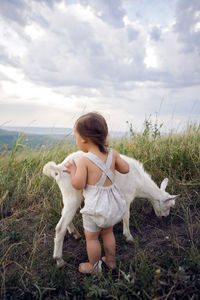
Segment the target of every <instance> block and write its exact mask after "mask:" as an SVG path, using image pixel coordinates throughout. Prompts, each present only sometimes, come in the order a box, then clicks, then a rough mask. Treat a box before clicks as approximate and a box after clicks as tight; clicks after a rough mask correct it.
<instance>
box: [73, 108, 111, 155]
mask: <svg viewBox="0 0 200 300" xmlns="http://www.w3.org/2000/svg"><path fill="white" fill-rule="evenodd" d="M74 129H75V130H76V131H77V132H78V134H79V135H80V136H81V137H82V138H84V139H85V140H90V141H91V142H92V143H94V144H95V145H97V146H98V147H99V150H100V151H101V152H103V153H106V152H107V144H106V138H107V135H108V126H107V123H106V120H105V119H104V117H103V116H102V115H100V114H99V113H96V112H90V113H88V114H85V115H83V116H81V117H80V118H78V120H77V121H76V123H75V125H74Z"/></svg>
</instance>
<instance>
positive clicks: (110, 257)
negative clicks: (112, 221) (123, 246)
mask: <svg viewBox="0 0 200 300" xmlns="http://www.w3.org/2000/svg"><path fill="white" fill-rule="evenodd" d="M100 234H101V237H102V240H103V246H104V251H105V256H104V257H102V260H103V261H104V262H105V263H106V265H107V266H108V268H110V269H115V268H116V263H115V248H116V241H115V236H114V233H113V227H109V228H104V229H102V230H101V233H100Z"/></svg>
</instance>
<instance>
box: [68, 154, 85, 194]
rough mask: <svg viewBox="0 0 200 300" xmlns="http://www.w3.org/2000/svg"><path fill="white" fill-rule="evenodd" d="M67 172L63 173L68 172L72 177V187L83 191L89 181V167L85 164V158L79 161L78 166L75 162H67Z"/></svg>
mask: <svg viewBox="0 0 200 300" xmlns="http://www.w3.org/2000/svg"><path fill="white" fill-rule="evenodd" d="M65 167H66V170H64V171H63V172H67V173H69V174H70V176H71V184H72V186H73V187H74V188H75V189H77V190H81V189H83V188H84V187H85V185H86V180H87V167H86V164H85V158H84V157H81V158H80V159H79V161H78V164H77V166H76V164H75V162H74V160H73V161H72V162H71V163H70V162H67V163H66V164H65Z"/></svg>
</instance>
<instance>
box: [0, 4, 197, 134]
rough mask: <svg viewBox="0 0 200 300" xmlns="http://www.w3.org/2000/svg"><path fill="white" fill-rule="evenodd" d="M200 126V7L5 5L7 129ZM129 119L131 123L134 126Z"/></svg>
mask: <svg viewBox="0 0 200 300" xmlns="http://www.w3.org/2000/svg"><path fill="white" fill-rule="evenodd" d="M89 111H98V112H100V113H102V114H103V115H104V117H105V118H106V120H107V122H108V126H109V129H110V130H114V131H124V130H127V129H128V126H129V125H128V124H132V125H133V129H134V130H137V131H138V130H142V128H143V124H144V121H145V120H150V121H151V122H152V123H157V124H162V123H163V128H164V130H165V131H166V130H169V129H174V130H179V129H180V128H183V127H184V126H185V125H186V124H187V123H191V122H199V121H200V1H199V0H168V1H163V0H62V1H61V0H0V127H1V128H3V127H4V126H26V127H28V126H47V127H73V124H74V122H75V120H76V119H77V118H78V117H79V116H80V115H81V114H83V113H87V112H89ZM127 122H128V123H127Z"/></svg>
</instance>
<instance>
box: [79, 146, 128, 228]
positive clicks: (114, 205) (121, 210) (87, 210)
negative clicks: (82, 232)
mask: <svg viewBox="0 0 200 300" xmlns="http://www.w3.org/2000/svg"><path fill="white" fill-rule="evenodd" d="M84 156H85V157H87V158H88V159H89V160H91V161H92V162H93V163H94V164H95V165H97V166H98V167H99V168H100V169H101V170H102V176H101V178H100V179H99V181H98V182H97V183H96V184H95V185H89V184H87V185H86V187H85V188H84V190H83V196H84V197H85V205H84V207H83V208H82V209H81V211H80V212H81V213H82V215H83V227H84V228H85V229H86V230H87V231H89V232H98V231H100V230H101V229H102V228H107V227H111V226H114V225H115V224H116V223H118V222H120V221H121V220H122V218H123V216H124V214H125V212H126V200H125V197H124V195H123V194H122V192H121V191H120V189H119V188H118V186H117V185H116V183H115V176H114V174H113V172H112V171H111V170H110V166H111V163H112V156H113V152H112V149H110V150H109V152H108V157H107V161H106V163H104V162H103V161H102V160H101V159H100V158H98V157H97V156H96V155H95V154H93V153H91V152H88V153H86V154H84ZM107 177H108V178H109V179H110V180H111V182H112V184H111V185H109V186H103V185H104V182H105V180H106V178H107Z"/></svg>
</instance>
